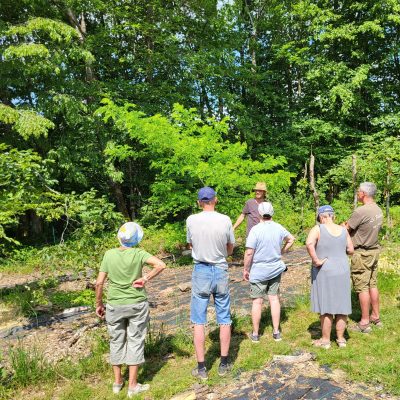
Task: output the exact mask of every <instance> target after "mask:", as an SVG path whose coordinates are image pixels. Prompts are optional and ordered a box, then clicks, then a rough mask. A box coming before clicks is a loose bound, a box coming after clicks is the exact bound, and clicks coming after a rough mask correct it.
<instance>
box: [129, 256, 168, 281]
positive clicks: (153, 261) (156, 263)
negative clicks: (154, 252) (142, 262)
mask: <svg viewBox="0 0 400 400" xmlns="http://www.w3.org/2000/svg"><path fill="white" fill-rule="evenodd" d="M146 264H148V265H149V266H150V267H151V268H152V270H151V271H150V272H149V273H148V274H147V275H145V276H142V277H141V278H139V279H136V280H135V281H134V282H133V283H132V286H133V287H137V288H138V287H143V286H144V285H145V284H146V283H147V282H148V281H149V280H150V279H153V278H154V277H155V276H157V275H158V274H159V273H160V272H161V271H163V270H164V269H165V268H166V265H165V262H164V261H162V260H160V259H159V258H157V257H155V256H151V257H149V258H148V259H147V260H146Z"/></svg>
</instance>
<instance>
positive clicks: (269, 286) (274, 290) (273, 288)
mask: <svg viewBox="0 0 400 400" xmlns="http://www.w3.org/2000/svg"><path fill="white" fill-rule="evenodd" d="M281 276H282V274H279V275H278V276H276V277H275V278H273V279H270V280H268V281H263V282H250V297H251V298H252V299H259V298H263V297H264V296H265V295H266V294H267V295H269V296H275V295H277V294H279V285H280V283H281Z"/></svg>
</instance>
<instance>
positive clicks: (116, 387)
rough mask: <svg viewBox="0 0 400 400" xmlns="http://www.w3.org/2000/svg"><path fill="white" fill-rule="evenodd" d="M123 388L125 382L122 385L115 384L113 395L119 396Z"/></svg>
mask: <svg viewBox="0 0 400 400" xmlns="http://www.w3.org/2000/svg"><path fill="white" fill-rule="evenodd" d="M123 386H124V382H122V383H113V393H114V394H118V393H119V392H120V391H121V389H122V387H123Z"/></svg>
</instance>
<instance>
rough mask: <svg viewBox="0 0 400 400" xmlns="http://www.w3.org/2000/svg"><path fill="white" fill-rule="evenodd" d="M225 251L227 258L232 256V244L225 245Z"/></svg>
mask: <svg viewBox="0 0 400 400" xmlns="http://www.w3.org/2000/svg"><path fill="white" fill-rule="evenodd" d="M226 251H227V253H228V256H231V255H232V254H233V243H228V244H227V245H226Z"/></svg>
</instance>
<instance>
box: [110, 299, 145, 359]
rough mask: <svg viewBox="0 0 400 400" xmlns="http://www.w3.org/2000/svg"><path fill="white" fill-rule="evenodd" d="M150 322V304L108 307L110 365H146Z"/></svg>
mask: <svg viewBox="0 0 400 400" xmlns="http://www.w3.org/2000/svg"><path fill="white" fill-rule="evenodd" d="M148 321H149V303H148V302H147V301H143V302H141V303H135V304H129V305H118V306H117V305H114V306H112V305H110V304H107V305H106V322H107V329H108V333H109V335H110V364H112V365H121V364H127V365H139V364H143V363H144V341H145V338H146V333H147V323H148Z"/></svg>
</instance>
